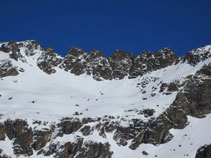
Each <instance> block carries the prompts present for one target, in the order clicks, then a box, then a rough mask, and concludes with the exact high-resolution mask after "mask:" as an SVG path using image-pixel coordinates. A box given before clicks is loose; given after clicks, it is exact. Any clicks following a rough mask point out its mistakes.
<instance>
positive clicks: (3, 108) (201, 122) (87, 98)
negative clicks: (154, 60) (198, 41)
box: [0, 48, 211, 158]
mask: <svg viewBox="0 0 211 158" xmlns="http://www.w3.org/2000/svg"><path fill="white" fill-rule="evenodd" d="M206 49H209V48H206ZM21 53H22V54H23V55H24V49H21ZM41 53H43V52H42V51H41V50H36V53H35V55H33V56H26V55H24V57H25V58H26V61H27V62H25V63H24V62H21V61H15V60H12V63H13V65H14V66H17V67H18V68H23V69H24V70H25V72H23V73H20V74H19V75H18V76H12V77H5V78H2V79H0V87H1V88H0V95H1V97H0V113H1V114H3V116H2V118H1V122H3V121H4V120H6V119H8V118H9V119H16V118H20V119H27V120H28V122H29V123H30V126H33V125H32V121H33V120H41V121H48V122H58V121H59V120H60V119H61V118H63V117H78V118H83V117H99V116H100V117H103V116H104V115H111V116H115V118H117V116H119V120H121V125H123V126H128V123H129V121H130V120H131V119H133V118H138V119H142V120H144V121H147V120H148V119H149V118H145V117H144V116H143V115H139V114H137V113H136V112H135V111H141V110H143V109H147V108H150V109H155V114H154V115H153V117H157V116H158V115H159V114H161V113H162V112H163V111H165V109H166V108H168V107H169V106H170V105H171V103H172V102H173V100H174V99H175V97H176V93H172V94H171V95H164V94H161V93H159V90H160V82H161V81H162V82H163V83H171V82H173V81H175V80H179V81H180V82H183V81H184V80H185V77H186V76H188V75H193V74H195V73H196V71H197V70H199V69H200V68H201V67H202V66H203V65H204V64H205V63H209V62H210V61H211V60H210V59H207V60H206V61H204V62H201V63H199V64H198V65H196V66H195V67H193V66H191V65H189V64H187V63H179V64H177V65H172V66H169V67H166V68H164V69H160V70H157V71H153V72H151V73H147V74H145V75H144V76H142V77H138V78H136V79H128V78H126V77H125V78H124V79H122V80H111V81H110V80H104V81H95V80H94V79H93V78H92V76H86V75H80V76H75V75H73V74H71V73H69V72H65V71H64V70H62V69H59V68H56V73H55V74H52V75H48V74H46V73H44V72H43V71H42V70H40V69H39V68H38V67H37V58H38V57H39V56H40V54H41ZM4 59H8V54H6V53H3V52H0V60H4ZM155 78H156V80H155V81H152V80H153V79H155ZM146 80H149V83H148V84H146V87H145V88H141V86H138V87H137V84H138V83H141V82H142V81H146ZM153 87H156V88H157V89H156V90H153ZM140 91H142V92H143V91H146V93H143V94H142V92H140ZM152 93H155V96H153V97H152V96H151V94H152ZM11 97H12V98H11ZM144 98H146V100H145V99H144ZM157 105H159V106H157ZM75 112H78V113H82V114H81V115H78V116H75V115H74V114H75ZM121 118H124V119H121ZM188 119H189V122H190V123H189V125H188V126H187V127H186V128H185V129H183V130H171V133H172V134H173V135H174V138H173V140H172V141H170V142H168V143H166V144H162V145H159V146H153V145H151V144H142V145H140V146H139V148H137V149H136V150H131V149H129V148H128V146H125V147H122V146H118V145H117V144H116V142H115V141H114V140H113V133H110V134H107V138H102V137H100V136H99V135H98V133H97V132H96V131H94V133H93V134H92V135H90V136H87V137H85V139H86V140H87V141H91V140H93V141H99V142H109V143H110V144H111V150H112V151H113V152H114V154H113V157H114V158H128V157H133V158H140V157H141V155H142V151H146V152H148V153H149V155H148V156H143V157H147V158H154V157H155V155H157V157H158V158H169V157H171V158H181V157H189V158H193V157H194V155H195V152H196V150H197V149H198V148H199V147H200V146H201V145H204V144H206V143H211V135H210V132H211V128H209V127H210V125H211V115H208V116H207V117H206V118H203V119H196V118H192V117H189V118H188ZM124 120H125V121H124ZM40 128H41V127H40ZM78 135H80V133H78ZM185 135H186V136H185ZM81 136H82V135H81ZM205 136H206V137H205ZM74 139H75V138H74V136H73V135H70V136H69V135H64V137H60V138H57V139H56V140H54V141H60V142H65V141H67V140H74ZM11 143H12V142H11V141H10V140H9V139H8V138H6V140H5V141H4V142H3V141H0V148H2V149H3V150H4V152H5V153H7V154H8V155H10V156H12V157H14V155H13V153H12V151H11V150H12V149H11ZM128 144H130V143H128ZM179 144H180V145H181V147H179V146H178V145H179ZM174 149H175V151H174ZM34 154H36V152H34ZM187 154H188V156H187ZM184 155H186V156H184ZM32 157H33V156H32Z"/></svg>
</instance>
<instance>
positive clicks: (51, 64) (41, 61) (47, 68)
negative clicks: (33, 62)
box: [37, 47, 63, 74]
mask: <svg viewBox="0 0 211 158" xmlns="http://www.w3.org/2000/svg"><path fill="white" fill-rule="evenodd" d="M62 61H63V59H62V58H61V57H59V56H58V55H57V54H56V53H55V52H54V50H53V49H52V48H51V47H48V48H46V49H45V50H44V52H43V53H42V55H41V56H40V57H39V58H38V59H37V66H38V67H39V68H40V69H41V70H43V71H44V72H46V73H47V74H52V73H55V72H56V70H55V67H57V66H58V65H59V64H61V62H62Z"/></svg>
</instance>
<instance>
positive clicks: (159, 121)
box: [0, 41, 211, 158]
mask: <svg viewBox="0 0 211 158" xmlns="http://www.w3.org/2000/svg"><path fill="white" fill-rule="evenodd" d="M210 68H211V46H206V47H203V48H199V49H196V50H192V51H190V52H188V53H187V55H186V56H184V57H180V58H178V59H177V58H176V56H175V54H174V52H173V51H171V50H170V49H169V48H165V49H163V50H160V51H158V52H156V53H151V52H143V53H142V54H141V55H140V56H138V57H135V56H134V55H132V54H130V53H127V52H124V51H120V50H116V51H115V52H114V53H113V54H112V55H111V56H110V57H109V58H108V59H107V58H106V57H105V56H104V55H103V54H102V52H100V51H92V52H90V53H85V52H84V50H82V49H79V48H77V47H73V48H72V49H71V50H70V51H69V52H68V54H67V56H66V57H64V58H63V57H61V56H59V55H58V54H56V53H55V52H54V51H53V49H52V48H50V47H49V48H47V49H43V48H42V47H41V46H40V45H39V44H38V43H36V42H35V41H24V42H5V43H1V44H0V76H1V78H0V87H1V88H0V122H1V123H0V157H12V158H13V157H18V156H19V157H31V158H35V157H46V158H47V157H49V158H50V157H58V158H67V157H70V158H73V157H74V158H86V157H87V158H95V157H96V158H97V157H102V158H110V157H113V158H128V157H132V158H140V157H146V158H154V157H158V158H169V157H171V158H182V157H187V158H194V157H195V155H196V152H197V149H198V148H199V147H201V146H203V145H205V144H210V143H211V135H210V134H209V133H211V128H210V127H209V126H210V125H211V124H210V121H211V114H210V112H211V99H210V98H211V97H210V95H211V69H210ZM199 158H200V157H199ZM201 158H203V157H201Z"/></svg>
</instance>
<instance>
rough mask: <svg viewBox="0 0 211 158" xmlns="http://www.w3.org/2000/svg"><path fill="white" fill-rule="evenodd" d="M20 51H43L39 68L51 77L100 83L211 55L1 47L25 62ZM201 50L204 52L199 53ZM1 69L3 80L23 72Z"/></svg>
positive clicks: (27, 43) (33, 45) (9, 44)
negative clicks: (64, 75) (61, 72)
mask: <svg viewBox="0 0 211 158" xmlns="http://www.w3.org/2000/svg"><path fill="white" fill-rule="evenodd" d="M20 49H24V52H25V55H27V56H33V55H35V54H36V52H38V51H41V52H42V53H41V55H40V56H39V57H38V59H37V66H38V67H39V68H40V69H41V70H43V71H44V72H45V73H47V74H52V73H55V72H56V69H57V68H60V69H64V70H65V71H68V72H70V73H73V74H75V75H81V74H86V75H92V76H93V78H94V79H95V80H99V81H100V80H111V79H123V78H124V77H128V78H136V77H137V76H142V75H143V74H145V73H148V72H151V71H154V70H158V69H161V68H165V67H167V66H170V65H173V64H177V63H178V62H188V63H190V64H191V65H196V64H197V63H199V62H200V61H203V60H205V59H207V58H209V57H210V56H211V50H210V49H206V48H199V49H196V50H192V51H190V52H188V53H187V54H186V55H185V56H184V57H179V58H176V55H175V52H174V51H172V50H171V49H170V48H164V49H161V50H159V51H157V52H155V53H153V52H150V51H143V52H142V53H141V54H140V55H139V56H137V57H136V56H135V55H134V54H133V53H128V52H125V51H122V50H115V51H114V52H113V53H112V54H111V55H110V56H109V57H108V58H106V57H105V55H104V54H103V53H102V52H101V51H97V50H93V51H91V52H89V53H86V52H85V51H84V50H83V49H80V48H78V47H75V46H74V47H72V48H71V49H70V50H69V51H68V53H67V55H66V56H65V57H64V58H63V57H61V56H59V55H58V54H57V53H55V51H54V50H53V48H51V47H48V48H46V49H43V48H42V47H41V45H40V44H38V43H37V42H36V41H24V42H15V41H11V42H7V43H2V44H1V45H0V51H2V52H4V53H9V56H10V58H11V59H14V60H16V61H17V60H21V61H23V62H25V60H24V56H23V55H22V54H21V53H20ZM199 51H200V53H197V52H199ZM201 52H203V53H201ZM6 65H8V66H6ZM5 67H8V70H5ZM0 68H1V69H0V76H1V77H4V76H10V75H18V73H19V71H18V70H17V67H13V66H12V65H11V64H10V62H9V61H7V62H6V61H5V62H4V63H2V62H1V66H0Z"/></svg>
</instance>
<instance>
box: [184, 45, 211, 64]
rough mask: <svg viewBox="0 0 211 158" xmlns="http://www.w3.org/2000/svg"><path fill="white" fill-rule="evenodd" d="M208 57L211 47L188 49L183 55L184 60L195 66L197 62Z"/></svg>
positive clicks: (210, 54)
mask: <svg viewBox="0 0 211 158" xmlns="http://www.w3.org/2000/svg"><path fill="white" fill-rule="evenodd" d="M209 57H211V49H207V48H206V47H203V48H198V49H193V50H191V51H189V52H188V53H187V54H186V55H185V57H184V61H187V62H188V63H189V64H191V65H193V66H195V65H196V64H198V63H199V62H201V61H204V60H206V59H207V58H209Z"/></svg>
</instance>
